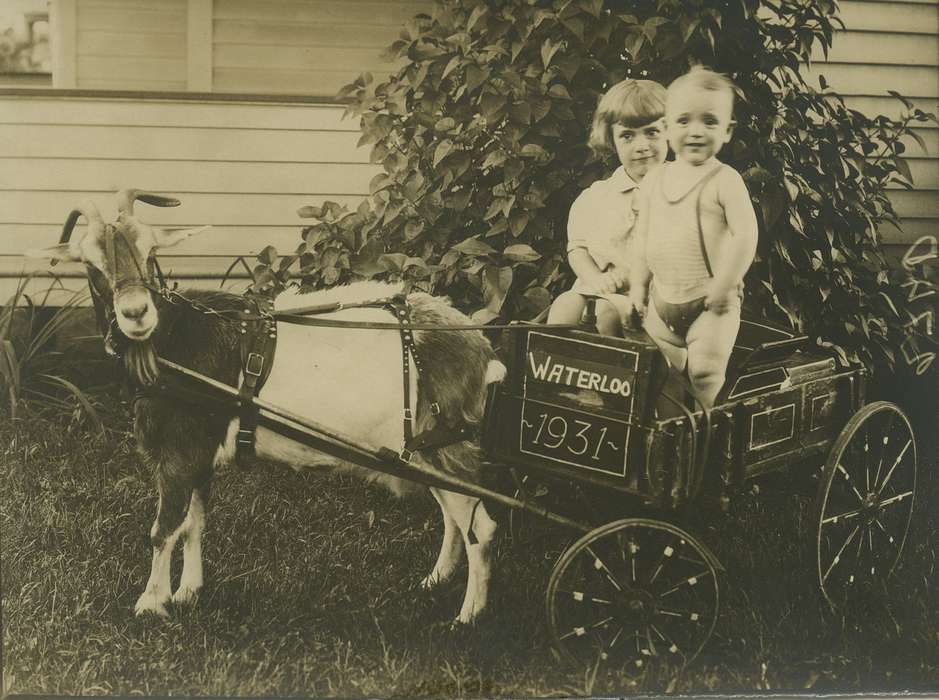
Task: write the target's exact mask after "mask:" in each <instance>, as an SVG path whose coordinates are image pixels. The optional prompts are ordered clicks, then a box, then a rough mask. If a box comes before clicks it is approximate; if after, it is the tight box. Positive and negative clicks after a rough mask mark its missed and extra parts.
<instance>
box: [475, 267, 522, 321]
mask: <svg viewBox="0 0 939 700" xmlns="http://www.w3.org/2000/svg"><path fill="white" fill-rule="evenodd" d="M513 277H514V273H513V272H512V268H511V267H508V266H506V267H496V266H495V265H486V267H484V268H483V288H482V291H483V299H484V300H485V302H486V308H487V309H489V310H490V311H492V312H493V313H495V314H501V312H502V305H503V304H504V303H505V298H506V297H507V296H508V294H509V289H510V287H511V286H512V279H513Z"/></svg>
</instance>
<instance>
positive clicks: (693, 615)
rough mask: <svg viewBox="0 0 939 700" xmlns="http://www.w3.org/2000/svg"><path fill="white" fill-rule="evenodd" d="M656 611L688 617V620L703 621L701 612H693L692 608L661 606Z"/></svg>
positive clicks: (673, 615)
mask: <svg viewBox="0 0 939 700" xmlns="http://www.w3.org/2000/svg"><path fill="white" fill-rule="evenodd" d="M656 612H657V613H658V614H659V615H667V616H668V617H680V618H687V619H688V620H691V622H701V613H699V612H692V611H690V610H672V609H670V608H659V609H658V610H657V611H656Z"/></svg>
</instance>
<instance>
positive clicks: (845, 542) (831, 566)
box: [822, 525, 861, 583]
mask: <svg viewBox="0 0 939 700" xmlns="http://www.w3.org/2000/svg"><path fill="white" fill-rule="evenodd" d="M860 529H861V526H860V525H856V526H855V527H854V529H853V530H851V534H850V535H848V539H846V540H845V541H844V544H843V545H841V549H839V550H838V553H837V554H836V555H835V558H834V559H832V560H831V565H830V566H829V567H828V571H826V572H825V575H824V576H822V582H823V583H824V582H825V581H826V580H828V576H829V575H830V574H831V570H832V569H834V568H835V564H837V563H838V562H839V561H841V554H842V553H843V552H844V550H845V548H846V547H847V546H848V545H849V544H851V540H853V539H854V536H855V535H856V534H857V533H858V531H859V530H860Z"/></svg>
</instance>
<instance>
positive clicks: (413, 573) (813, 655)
mask: <svg viewBox="0 0 939 700" xmlns="http://www.w3.org/2000/svg"><path fill="white" fill-rule="evenodd" d="M117 424H118V429H114V430H112V431H111V432H110V433H109V435H108V436H107V437H100V436H94V435H91V434H89V433H88V432H85V431H82V430H80V429H77V428H74V427H73V428H71V429H69V428H68V427H66V426H64V425H63V424H56V423H52V422H47V421H45V420H32V421H23V422H17V423H16V424H15V425H13V424H11V422H10V421H9V420H8V419H7V418H2V419H0V478H2V483H3V490H2V522H0V528H2V529H0V565H2V594H3V598H2V623H3V690H4V691H5V692H6V693H10V692H12V693H38V694H120V695H137V694H144V695H153V694H157V695H169V694H173V695H215V696H217V695H261V696H269V695H291V696H296V695H313V696H345V697H349V696H383V697H397V696H436V697H458V696H483V697H492V696H502V695H504V696H513V697H529V696H538V697H540V696H557V695H565V696H571V695H585V694H595V695H603V694H621V693H638V692H663V691H670V692H705V691H720V692H724V693H731V692H750V693H753V692H758V691H764V690H775V691H778V690H784V691H803V690H806V689H808V692H815V693H821V692H858V691H875V690H877V691H899V690H917V691H920V692H925V691H930V690H931V691H939V587H937V586H936V572H935V566H936V557H937V550H939V538H937V533H939V509H937V508H936V507H934V504H936V503H937V502H939V501H937V498H939V480H937V479H935V478H934V477H933V472H934V470H935V467H936V459H935V456H934V455H932V456H925V455H921V460H920V469H921V471H920V490H919V492H918V494H917V499H918V507H917V512H916V514H915V517H914V523H913V527H912V530H911V533H910V539H909V540H908V543H907V549H906V552H905V554H904V557H903V560H902V562H901V565H900V567H898V569H897V571H896V574H895V578H894V579H893V581H892V583H891V585H890V590H889V593H888V594H885V595H881V596H878V597H877V598H876V599H875V600H873V601H866V603H865V604H864V605H863V607H860V608H857V609H854V610H852V611H848V612H846V613H841V614H833V613H831V612H828V610H827V608H826V607H825V606H824V604H823V603H822V602H821V596H820V595H818V594H817V592H816V585H815V578H814V566H815V563H814V562H815V560H814V551H813V549H812V546H811V542H812V540H813V537H812V527H813V523H812V515H811V513H812V507H811V503H808V502H806V501H804V500H800V499H798V498H797V497H794V496H791V495H782V494H773V493H767V492H766V491H765V490H764V492H763V493H761V494H760V495H759V496H753V495H750V496H746V497H743V498H742V499H740V500H739V501H738V502H737V503H736V504H735V507H734V509H733V513H732V514H731V515H729V516H727V517H724V518H721V519H719V520H717V521H715V522H713V523H712V524H710V525H705V526H702V528H700V529H699V530H697V531H695V534H698V535H700V537H701V538H702V539H703V540H704V541H705V542H707V543H708V544H709V545H711V546H712V547H713V548H714V550H715V551H716V553H717V555H718V557H719V558H720V559H721V560H722V562H723V563H724V565H725V566H726V568H727V572H728V573H727V575H726V576H725V577H724V578H723V580H722V589H721V598H722V613H721V616H720V619H719V620H718V623H717V628H716V630H715V632H714V636H713V637H712V638H711V640H710V642H709V643H708V645H707V646H706V647H705V650H704V652H703V653H702V655H701V656H700V657H699V658H698V659H697V660H696V661H695V662H694V664H692V665H691V666H689V667H688V668H686V669H684V670H683V671H679V670H678V669H667V668H666V669H651V670H648V671H647V672H646V673H645V674H644V675H640V676H637V677H632V676H628V675H621V674H600V675H598V676H594V675H593V674H592V673H591V671H590V670H589V669H582V668H571V667H569V666H566V665H564V664H563V663H561V662H560V661H559V660H558V659H556V658H555V656H554V655H553V653H552V651H551V648H550V638H549V633H548V630H547V625H546V622H545V619H544V601H543V598H544V590H545V587H546V584H547V580H548V577H549V575H550V572H551V568H552V566H553V563H554V557H555V556H556V553H557V552H558V550H559V547H560V546H561V545H563V544H564V542H565V541H566V539H567V538H568V533H565V532H563V531H560V530H557V529H552V528H541V529H537V530H531V531H528V530H526V531H525V534H524V535H523V538H525V539H528V540H530V541H527V542H524V543H523V544H520V545H519V544H514V545H513V544H512V543H510V542H509V541H508V540H507V539H506V538H501V539H500V540H499V544H498V546H497V552H496V558H495V573H494V577H493V597H492V602H491V607H490V609H489V611H488V612H487V614H486V615H485V616H484V617H483V618H482V619H481V620H480V622H479V623H478V624H477V625H476V626H475V627H473V628H468V629H467V628H464V629H458V630H452V629H451V628H450V620H451V619H452V618H453V617H454V616H455V615H456V612H457V611H458V609H459V605H460V601H461V597H462V591H463V581H462V580H457V581H455V582H453V583H452V584H449V585H447V586H445V587H444V588H443V590H441V591H439V592H435V593H432V594H429V593H424V592H422V591H420V590H418V589H417V587H416V584H417V582H418V581H419V580H420V579H421V577H422V576H424V575H425V574H426V573H427V572H428V571H429V569H430V567H431V565H432V564H433V561H434V558H435V557H436V553H437V547H438V543H439V540H438V537H439V532H438V528H439V513H438V510H437V507H436V505H435V504H434V503H433V501H432V499H431V498H430V497H429V496H426V497H419V498H411V499H407V500H397V499H395V498H393V497H392V496H390V495H389V494H387V493H385V492H383V491H381V490H378V489H376V488H373V487H368V486H365V485H364V484H362V483H360V482H359V481H357V480H354V479H353V478H351V477H347V476H342V475H335V474H322V473H303V474H295V473H293V472H291V471H289V470H286V469H283V468H280V467H274V466H271V465H266V464H258V465H256V467H254V468H252V469H250V470H247V471H240V470H238V469H237V468H232V469H230V470H228V471H225V472H223V473H221V474H220V475H219V477H218V478H217V480H216V488H215V490H214V494H213V499H212V507H211V511H210V514H209V521H208V527H207V532H206V537H205V562H206V586H205V588H204V589H203V592H202V595H201V598H200V600H199V601H198V602H197V604H196V605H195V606H194V607H191V608H182V609H180V608H176V609H174V610H172V611H171V617H170V619H169V620H156V619H137V618H135V617H134V615H133V605H134V602H135V600H136V598H137V596H138V594H139V593H140V591H141V590H142V588H143V585H144V583H145V581H146V578H147V574H148V571H149V559H150V557H149V544H148V531H149V528H150V524H151V520H152V517H153V513H154V507H155V496H154V493H153V491H152V490H151V486H150V478H149V475H148V474H147V473H146V472H145V471H144V470H143V468H142V467H141V465H140V463H139V460H138V459H137V456H136V454H135V452H134V450H133V444H132V442H131V440H130V438H129V435H128V433H127V428H128V427H129V426H127V425H123V424H122V423H121V421H120V420H118V422H117ZM503 520H504V518H503ZM178 554H179V553H178V552H177V555H178ZM179 565H180V562H179V561H178V560H177V562H176V565H175V568H174V573H175V575H177V576H178V571H179Z"/></svg>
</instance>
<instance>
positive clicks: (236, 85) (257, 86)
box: [215, 63, 390, 97]
mask: <svg viewBox="0 0 939 700" xmlns="http://www.w3.org/2000/svg"><path fill="white" fill-rule="evenodd" d="M364 72H371V73H372V75H374V76H375V79H376V80H378V81H381V80H385V79H386V78H387V76H388V75H389V73H390V71H389V69H388V64H387V63H386V64H382V65H381V66H378V67H369V66H360V67H359V68H357V69H356V70H329V69H323V70H307V71H284V70H280V71H276V72H274V71H271V70H269V69H250V68H216V69H215V89H216V90H218V91H221V92H245V91H246V90H247V91H266V92H268V93H271V94H286V95H290V94H297V93H300V94H307V95H323V96H330V97H332V96H334V95H335V94H336V93H337V92H339V90H340V89H342V88H343V87H344V86H345V85H347V84H349V83H351V82H352V81H353V80H355V79H356V78H357V77H358V75H359V74H360V73H364Z"/></svg>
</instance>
